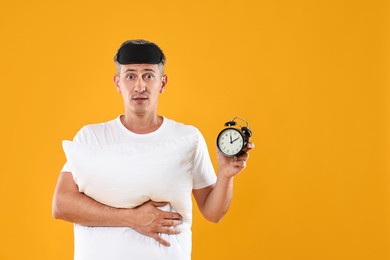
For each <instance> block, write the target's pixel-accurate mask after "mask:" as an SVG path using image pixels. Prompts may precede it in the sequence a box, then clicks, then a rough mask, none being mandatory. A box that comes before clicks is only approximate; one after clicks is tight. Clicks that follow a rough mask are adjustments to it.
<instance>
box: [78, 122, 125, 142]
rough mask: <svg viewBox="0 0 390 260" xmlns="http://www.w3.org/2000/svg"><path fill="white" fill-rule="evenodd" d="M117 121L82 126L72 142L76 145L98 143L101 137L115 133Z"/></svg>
mask: <svg viewBox="0 0 390 260" xmlns="http://www.w3.org/2000/svg"><path fill="white" fill-rule="evenodd" d="M117 120H118V119H117V118H116V119H113V120H110V121H107V122H103V123H97V124H88V125H85V126H83V127H82V128H81V129H80V130H79V131H78V132H77V134H76V136H75V137H74V139H73V141H75V142H78V143H99V140H100V139H101V137H102V136H107V134H109V133H112V132H113V131H115V128H116V124H117V122H116V121H117Z"/></svg>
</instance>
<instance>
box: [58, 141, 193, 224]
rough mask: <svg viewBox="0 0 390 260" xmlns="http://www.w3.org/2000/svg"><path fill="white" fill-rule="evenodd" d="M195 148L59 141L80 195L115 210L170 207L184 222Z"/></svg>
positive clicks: (185, 143) (181, 143)
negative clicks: (167, 204) (151, 205)
mask: <svg viewBox="0 0 390 260" xmlns="http://www.w3.org/2000/svg"><path fill="white" fill-rule="evenodd" d="M194 145H196V142H194V140H188V138H187V139H184V138H182V139H181V140H176V141H174V142H172V141H170V142H156V143H134V144H113V145H93V144H80V143H76V142H72V141H63V148H64V151H65V154H66V157H67V160H68V162H69V164H70V167H71V171H72V174H73V177H74V180H75V182H76V183H77V185H78V186H79V191H80V192H83V193H85V194H86V195H88V196H90V197H91V198H93V199H95V200H96V201H99V202H101V203H103V204H106V205H109V206H113V207H118V208H133V207H136V206H139V205H140V204H142V203H144V202H146V201H148V200H153V201H166V202H170V205H171V206H172V209H171V210H172V211H175V210H176V211H178V212H179V213H180V214H181V215H182V216H183V217H184V218H185V219H186V218H189V219H191V213H192V212H191V211H192V198H191V194H192V188H193V173H192V171H193V161H194V155H195V154H194V153H195V150H196V149H195V147H194Z"/></svg>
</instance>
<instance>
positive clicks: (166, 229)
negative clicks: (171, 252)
mask: <svg viewBox="0 0 390 260" xmlns="http://www.w3.org/2000/svg"><path fill="white" fill-rule="evenodd" d="M167 204H168V202H155V201H147V202H145V203H144V204H142V205H140V206H138V207H136V208H134V209H133V210H134V214H135V218H134V219H133V221H134V222H133V225H132V228H134V229H135V230H137V231H138V232H139V233H141V234H143V235H145V236H149V237H151V238H154V239H155V240H156V241H157V242H159V243H160V244H162V245H164V246H170V244H169V242H168V241H166V240H164V239H162V238H161V236H160V235H159V233H162V234H168V235H177V234H179V233H180V229H178V228H176V226H177V225H180V224H181V223H182V222H183V221H182V216H181V215H180V214H179V213H176V212H169V211H163V210H160V209H158V207H163V206H165V205H167Z"/></svg>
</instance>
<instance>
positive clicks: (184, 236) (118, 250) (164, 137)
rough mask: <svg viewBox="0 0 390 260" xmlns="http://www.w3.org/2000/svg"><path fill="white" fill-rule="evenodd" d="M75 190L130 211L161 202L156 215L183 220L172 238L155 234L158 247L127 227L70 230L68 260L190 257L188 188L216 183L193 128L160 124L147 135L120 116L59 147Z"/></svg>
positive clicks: (204, 148)
mask: <svg viewBox="0 0 390 260" xmlns="http://www.w3.org/2000/svg"><path fill="white" fill-rule="evenodd" d="M63 147H64V151H65V153H66V156H67V159H68V161H67V163H66V164H65V165H64V167H63V169H62V171H63V172H64V171H67V172H72V174H73V177H74V180H75V182H76V183H77V185H78V187H79V191H80V192H83V193H85V194H86V195H88V196H90V197H92V198H93V199H95V200H97V201H99V202H101V203H104V204H106V205H109V206H113V207H118V208H133V207H136V206H138V205H140V204H142V203H144V202H146V201H148V200H153V201H167V202H169V203H170V204H168V205H167V206H165V207H163V208H161V209H162V210H168V211H177V212H179V213H180V214H181V215H182V216H183V223H182V224H181V225H179V226H178V228H179V229H180V230H181V233H180V234H178V235H164V234H163V235H161V236H162V237H163V239H165V240H167V241H169V242H170V244H171V246H170V247H165V246H162V245H160V244H159V243H158V242H156V241H155V240H154V239H153V238H150V237H147V236H145V235H142V234H140V233H138V232H137V231H135V230H134V229H132V228H128V227H86V226H82V225H79V224H75V225H74V239H75V260H99V259H102V260H103V259H104V260H108V259H109V260H130V259H135V260H139V259H141V260H147V259H167V260H168V259H169V260H175V259H177V260H188V259H191V224H192V199H191V194H192V190H193V189H200V188H204V187H206V186H209V185H212V184H214V183H215V181H216V176H215V172H214V169H213V166H212V164H211V161H210V157H209V154H208V150H207V146H206V142H205V140H204V138H203V136H202V135H201V133H200V132H199V130H198V129H196V128H195V127H192V126H187V125H184V124H181V123H177V122H175V121H173V120H170V119H167V118H164V121H163V124H162V125H161V126H160V128H159V129H157V130H156V131H154V132H152V133H149V134H135V133H133V132H131V131H129V130H128V129H127V128H125V127H124V126H123V124H122V123H121V121H120V117H118V118H116V119H114V120H111V121H109V122H106V123H101V124H94V125H87V126H85V127H83V128H82V129H81V130H80V131H79V132H78V133H77V135H76V136H75V138H74V140H73V142H70V141H64V142H63Z"/></svg>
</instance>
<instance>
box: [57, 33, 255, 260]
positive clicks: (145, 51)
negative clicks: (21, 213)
mask: <svg viewBox="0 0 390 260" xmlns="http://www.w3.org/2000/svg"><path fill="white" fill-rule="evenodd" d="M114 60H115V62H116V67H117V75H115V76H114V83H115V86H116V90H117V91H118V92H119V93H120V94H121V95H122V97H123V103H124V108H125V113H124V114H123V115H120V116H119V117H118V118H116V119H114V120H111V121H109V122H106V123H102V124H95V125H88V126H85V127H83V128H82V129H81V130H80V131H79V132H78V133H77V135H76V136H75V138H74V140H73V142H69V141H68V143H64V150H65V152H66V154H67V158H68V161H67V163H66V164H65V166H64V168H63V169H62V171H61V174H60V176H59V178H58V182H57V186H56V190H55V193H54V197H53V216H54V217H55V218H57V219H63V220H66V221H69V222H72V223H75V225H74V232H75V253H74V254H75V259H76V260H87V259H88V260H89V259H90V260H98V259H113V260H116V259H120V260H121V259H137V260H138V259H170V260H172V259H178V260H185V259H191V222H192V219H191V217H192V212H191V211H192V205H191V193H192V194H193V196H194V198H195V200H196V202H197V205H198V207H199V210H200V212H201V213H202V215H203V216H204V217H205V218H206V219H207V220H209V221H212V222H216V223H217V222H219V221H220V220H221V219H222V217H223V216H224V215H225V214H226V212H227V210H228V209H229V206H230V203H231V199H232V194H233V180H234V177H235V176H236V175H237V174H238V173H239V172H241V171H242V170H243V169H244V168H245V167H246V161H247V160H248V157H249V155H248V152H249V150H251V149H252V148H253V147H254V144H253V143H250V144H248V150H247V152H246V153H244V154H242V155H240V156H239V157H235V158H228V157H224V156H223V155H222V154H220V153H219V152H218V153H217V161H218V177H216V176H215V173H214V170H213V167H212V164H211V162H210V158H209V154H208V151H207V146H206V143H205V141H204V138H203V137H202V135H201V134H200V132H199V131H198V130H197V129H196V128H195V127H192V126H187V125H183V124H180V123H177V122H175V121H173V120H170V119H167V118H165V117H163V116H160V115H158V114H157V104H158V97H159V95H160V94H161V93H163V92H164V90H165V88H166V85H167V81H168V78H167V76H166V75H165V74H164V63H165V56H164V54H163V52H162V51H161V49H160V48H159V47H158V46H157V45H156V44H154V43H151V42H148V41H145V40H135V41H127V42H125V43H123V44H122V46H121V47H120V48H119V50H118V51H117V53H116V55H115V58H114ZM72 149H73V150H72ZM77 149H81V150H83V149H84V150H85V149H87V150H88V152H87V153H84V154H83V155H82V156H90V154H94V153H95V150H94V151H93V152H92V153H91V149H98V152H96V153H97V154H98V153H103V154H106V155H107V154H113V155H112V156H110V158H111V160H112V161H111V162H112V163H106V159H105V158H106V157H107V156H101V157H92V159H91V161H92V164H93V166H91V165H90V164H91V163H90V164H89V165H87V167H86V168H87V169H91V167H92V169H93V170H84V169H83V168H82V167H79V168H78V167H77V165H78V164H82V162H80V160H79V161H77V160H78V159H79V158H80V157H82V156H79V155H76V156H73V157H72V152H71V150H72V151H73V154H74V153H77V152H78V150H77ZM118 151H119V153H118V155H116V153H117V152H118ZM124 154H125V155H126V156H123V155H124ZM122 157H125V158H124V160H122V159H121V158H122ZM72 158H73V159H72ZM99 158H100V159H99ZM107 164H109V165H107ZM88 167H90V168H88ZM93 167H94V168H93Z"/></svg>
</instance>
